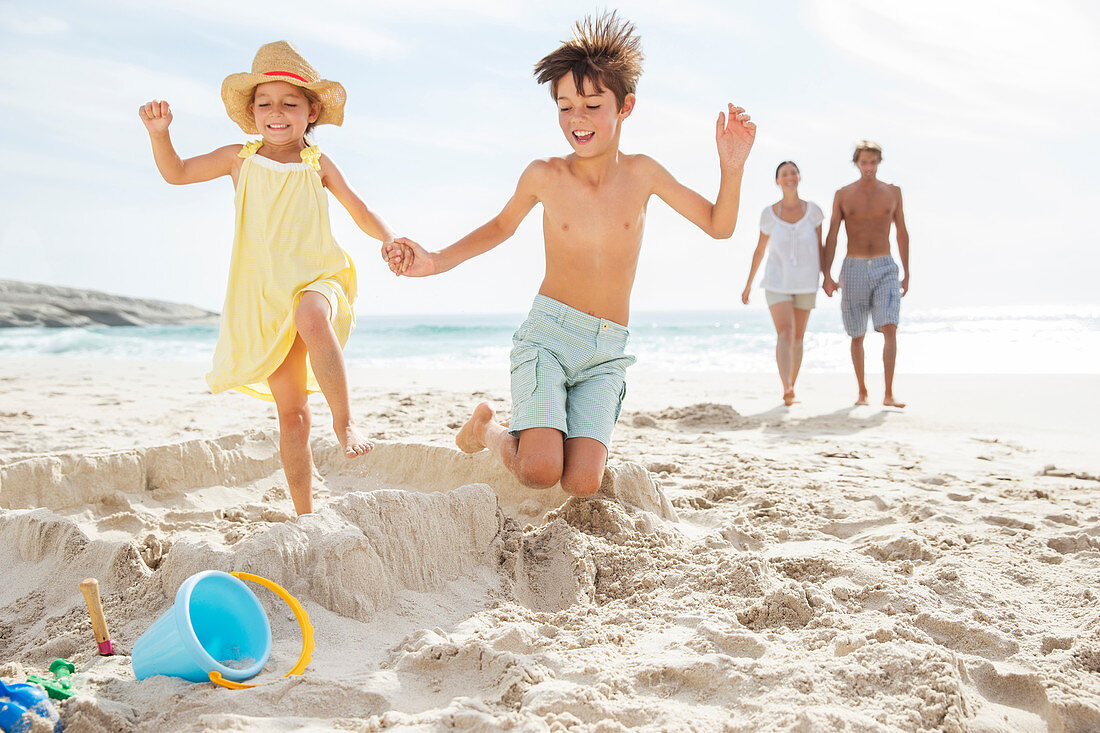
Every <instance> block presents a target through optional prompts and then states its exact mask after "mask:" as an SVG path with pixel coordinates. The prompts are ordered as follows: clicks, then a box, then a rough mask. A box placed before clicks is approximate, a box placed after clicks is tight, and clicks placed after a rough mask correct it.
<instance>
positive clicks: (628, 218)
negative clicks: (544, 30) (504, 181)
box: [390, 13, 756, 496]
mask: <svg viewBox="0 0 1100 733" xmlns="http://www.w3.org/2000/svg"><path fill="white" fill-rule="evenodd" d="M641 70H642V51H641V47H640V43H639V38H638V36H637V35H636V34H635V31H634V26H633V24H631V23H628V22H625V21H623V20H620V19H619V18H618V17H617V16H616V15H615V14H614V13H612V14H609V15H608V14H605V15H603V16H602V17H600V18H592V17H588V18H585V20H583V21H581V22H578V23H577V24H575V25H574V27H573V39H572V40H570V41H568V42H566V43H564V44H562V46H560V47H559V48H558V49H557V50H556V51H554V52H553V53H551V54H549V55H548V56H546V57H545V58H544V59H542V60H541V61H539V63H538V64H537V65H536V66H535V76H536V77H537V78H538V81H539V83H549V85H550V95H551V97H552V98H553V99H554V100H555V102H556V103H557V108H558V124H559V125H560V126H561V130H562V132H563V133H564V134H565V139H566V140H567V141H568V142H569V145H570V147H571V148H572V151H573V152H572V153H571V154H569V155H566V156H564V157H559V158H544V159H541V160H536V161H534V162H533V163H531V164H530V165H529V166H527V169H526V170H525V171H524V172H523V174H522V175H521V176H520V178H519V182H518V184H517V186H516V191H515V193H514V194H513V195H512V198H511V199H510V200H509V201H508V203H507V204H505V206H504V208H503V210H501V212H500V213H499V214H497V215H496V216H495V217H493V218H492V219H490V220H489V222H488V223H486V224H484V225H483V226H481V227H479V228H477V229H475V230H474V231H473V232H471V233H470V234H468V235H466V236H465V237H463V238H462V239H460V240H458V241H457V242H455V243H454V244H452V245H451V246H449V247H446V248H444V249H442V250H440V251H438V252H427V251H425V250H424V249H423V248H422V247H420V245H418V244H416V243H415V242H412V241H410V240H407V239H401V240H399V241H398V243H399V244H407V245H408V246H409V247H411V249H412V261H411V262H401V261H400V257H399V256H396V255H395V257H394V258H391V259H390V265H391V268H392V269H394V271H395V272H397V273H399V274H403V275H411V276H425V275H435V274H438V273H441V272H446V271H447V270H450V269H451V268H453V267H455V266H456V265H458V264H460V263H462V262H464V261H465V260H468V259H470V258H471V257H475V256H477V255H479V254H482V253H484V252H487V251H489V250H490V249H492V248H493V247H496V246H497V245H498V244H500V243H501V242H503V241H505V240H506V239H508V238H509V237H511V236H512V234H513V233H514V232H515V231H516V227H518V226H519V224H520V222H522V221H523V219H524V218H525V217H526V216H527V214H528V213H529V212H530V211H531V209H533V208H534V207H535V205H536V204H540V203H541V204H542V207H543V212H542V226H543V239H544V243H545V244H544V246H545V257H546V274H545V276H544V278H543V281H542V285H541V287H540V288H539V292H538V295H537V296H535V303H534V306H533V308H532V309H531V313H530V316H529V317H528V318H527V320H526V321H524V322H523V324H522V325H520V327H519V330H517V331H516V333H515V335H514V336H513V338H512V343H513V348H512V355H511V361H512V367H511V371H512V378H511V384H512V416H511V421H510V423H509V424H507V425H502V424H500V423H498V422H497V421H496V420H495V419H494V414H493V410H492V408H490V406H489V405H488V404H487V403H484V402H483V403H481V404H480V405H478V406H477V407H476V408H475V409H474V412H473V415H472V416H471V417H470V419H469V420H468V421H467V422H466V424H465V425H464V426H463V427H462V429H461V430H460V431H459V433H458V435H457V437H456V438H455V442H456V443H457V444H458V447H459V448H461V449H462V450H463V451H465V452H467V453H476V452H478V451H480V450H483V449H485V448H488V449H489V450H490V451H492V452H493V454H495V455H496V456H497V457H498V458H499V459H500V460H501V461H502V462H503V464H504V465H505V466H506V467H507V468H508V470H510V471H511V472H512V473H513V474H515V476H516V477H517V478H518V479H519V480H520V481H521V482H522V483H523V484H525V485H526V486H529V487H532V488H548V487H551V486H553V485H555V484H557V483H558V482H559V481H560V482H561V486H562V488H563V489H565V491H566V492H568V493H569V494H572V495H574V496H591V495H592V494H594V493H596V491H597V490H598V489H599V488H600V482H601V480H602V478H603V471H604V464H605V462H606V460H607V449H608V446H609V445H610V443H611V433H612V429H613V428H614V426H615V422H616V420H618V417H619V410H620V407H621V405H622V400H623V397H624V396H625V394H626V382H625V376H626V367H627V366H629V365H630V364H632V363H634V357H633V356H630V355H628V354H626V353H625V348H626V342H627V337H628V335H629V331H628V330H627V323H628V321H629V319H630V291H631V288H632V287H633V285H634V275H635V272H636V270H637V266H638V255H639V252H640V249H641V244H642V230H643V228H644V226H645V217H646V206H647V204H648V202H649V198H650V196H653V195H656V196H658V197H659V198H660V199H661V200H663V201H664V202H665V203H666V204H668V205H669V206H670V207H672V209H673V210H675V211H677V212H678V213H679V214H681V215H682V216H683V217H685V218H686V219H688V220H689V221H691V222H692V223H693V224H695V225H696V226H698V227H699V228H700V229H702V230H703V231H704V232H706V233H707V234H709V235H710V236H711V237H714V238H716V239H725V238H728V237H729V236H730V235H731V234H733V228H734V225H735V224H736V222H737V208H738V200H739V198H740V195H741V176H742V172H743V170H744V165H745V159H746V158H747V157H748V154H749V150H750V149H751V148H752V143H753V140H754V139H755V137H756V125H755V124H754V123H752V122H750V121H749V115H748V114H746V113H745V110H744V109H742V108H741V107H735V106H734V105H732V104H731V105H729V110H728V111H729V117H728V119H727V117H726V114H725V113H719V115H718V122H717V132H716V139H717V144H718V160H719V167H720V171H721V184H720V186H719V190H718V197H717V201H716V202H715V203H714V204H711V203H710V201H708V200H707V199H705V198H703V197H702V196H701V195H699V194H698V193H696V192H695V191H693V190H691V189H689V188H687V187H686V186H684V185H682V184H681V183H679V182H678V181H677V180H676V179H675V178H673V177H672V175H671V174H670V173H669V172H668V171H666V170H665V169H664V168H662V167H661V166H660V165H659V164H658V163H657V162H656V161H655V160H653V159H652V158H649V157H647V156H645V155H637V154H635V155H627V154H625V153H622V152H620V151H619V136H620V134H621V132H622V125H623V121H624V120H625V119H626V118H628V117H629V116H630V113H631V112H632V111H633V110H634V105H635V101H636V99H635V95H634V91H635V87H636V84H637V80H638V76H639V75H640V74H641Z"/></svg>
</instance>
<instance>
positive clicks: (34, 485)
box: [0, 358, 1100, 733]
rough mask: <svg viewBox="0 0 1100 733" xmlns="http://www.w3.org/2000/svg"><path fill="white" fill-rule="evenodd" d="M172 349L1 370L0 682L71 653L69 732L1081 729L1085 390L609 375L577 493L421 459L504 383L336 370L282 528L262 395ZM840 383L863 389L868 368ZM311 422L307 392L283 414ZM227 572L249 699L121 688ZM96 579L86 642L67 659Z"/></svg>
mask: <svg viewBox="0 0 1100 733" xmlns="http://www.w3.org/2000/svg"><path fill="white" fill-rule="evenodd" d="M203 371H204V365H201V364H151V363H136V362H108V361H101V362H84V361H81V362H78V361H73V360H64V359H49V358H41V359H32V360H13V359H7V360H0V565H2V566H3V567H4V568H5V570H4V574H3V579H4V582H3V583H2V584H0V677H3V678H4V679H5V680H7V681H12V680H17V679H18V680H22V679H24V678H25V676H26V675H27V674H36V673H37V674H42V673H44V671H45V669H46V668H47V667H48V666H49V663H50V661H52V659H54V658H55V657H67V658H69V659H71V660H72V661H74V662H75V663H76V665H77V673H76V675H75V676H74V680H75V685H76V687H77V688H78V689H79V690H80V695H79V696H77V697H75V698H73V699H72V700H69V701H67V702H65V703H63V704H61V705H59V711H60V714H61V718H62V720H63V721H64V723H65V724H66V726H67V727H66V730H68V731H115V730H137V731H205V730H234V731H284V730H315V731H327V730H355V731H380V730H455V729H463V730H511V731H547V730H550V731H592V732H597V731H598V732H600V733H607V732H610V731H620V730H627V729H641V730H654V731H657V730H661V731H664V730H672V731H676V730H685V731H710V730H720V731H772V730H774V731H819V730H820V731H825V730H828V731H833V730H840V731H941V730H943V731H1095V730H1100V610H1098V609H1100V603H1098V602H1100V599H1098V597H1097V594H1100V588H1098V587H1097V580H1098V578H1100V573H1098V571H1100V497H1098V490H1100V481H1098V480H1097V479H1098V477H1100V455H1098V453H1097V450H1096V448H1095V445H1096V439H1097V437H1098V436H1097V431H1096V428H1095V425H1096V418H1095V415H1096V414H1097V413H1098V411H1100V377H1096V376H1082V377H1050V376H1018V377H1016V376H1014V377H961V376H960V377H952V376H927V377H921V378H917V377H904V376H903V377H902V378H901V379H900V380H899V396H901V397H903V398H908V399H909V400H911V401H912V405H911V407H910V408H907V409H906V410H905V411H895V410H884V409H883V408H881V407H875V406H870V407H860V408H852V407H849V405H850V403H851V400H852V398H853V397H854V394H853V393H852V390H851V384H850V380H849V379H848V378H846V377H842V376H840V375H835V376H833V375H813V374H811V375H806V376H805V377H804V378H803V380H802V382H801V383H800V386H801V390H800V396H801V397H802V399H803V400H804V401H803V402H801V403H799V404H796V405H794V406H793V407H792V408H790V409H786V408H783V407H782V406H781V405H780V401H779V399H778V390H777V389H776V385H775V384H774V382H776V381H777V380H775V379H774V378H773V377H772V376H771V375H721V374H701V373H697V374H675V375H668V374H655V373H647V372H645V371H644V370H643V369H641V368H640V367H635V368H634V369H633V370H632V371H633V373H632V375H631V381H630V394H629V395H628V398H627V402H626V404H625V405H624V411H623V415H622V418H621V421H620V425H619V428H618V429H617V432H616V445H615V447H614V450H613V451H612V456H611V461H610V464H609V469H608V472H607V475H606V476H605V480H604V485H603V487H602V488H601V490H600V493H599V494H598V495H597V496H596V497H595V498H593V499H589V500H577V499H569V498H568V497H566V496H565V494H564V493H562V492H561V491H560V489H557V488H554V489H550V490H547V491H542V492H538V491H530V490H526V489H523V488H522V487H520V486H518V485H517V484H516V483H515V481H513V480H512V479H511V477H510V476H509V475H508V474H507V473H506V472H504V471H503V470H502V469H500V468H499V466H497V465H496V464H495V462H494V461H493V460H492V459H491V458H490V457H489V456H488V455H487V454H484V453H483V454H480V455H476V456H466V455H463V454H460V453H459V452H457V451H456V450H455V449H454V448H453V444H452V442H451V441H452V440H453V435H454V432H455V430H456V428H457V427H458V426H459V425H460V424H461V422H462V420H464V419H465V417H466V415H467V414H468V413H469V411H470V409H471V408H472V407H473V406H474V405H475V404H476V403H477V401H479V400H481V399H489V400H490V401H491V402H493V403H494V404H496V405H497V406H499V407H501V408H505V409H506V408H507V384H506V380H507V375H506V374H496V373H482V372H444V371H439V372H415V373H411V372H395V371H382V370H358V371H356V370H353V371H352V375H351V381H352V384H353V385H354V386H355V393H354V395H353V407H354V408H355V410H356V414H357V415H359V416H360V419H361V421H362V422H363V423H364V424H365V425H366V426H367V427H368V428H369V429H370V430H371V431H372V434H373V435H375V436H377V437H378V439H379V445H378V448H377V449H376V451H375V452H374V454H372V455H371V456H369V457H366V458H360V459H356V460H354V461H347V460H345V459H344V458H343V456H342V455H341V454H340V452H339V450H337V448H336V446H335V443H334V441H333V440H332V438H331V436H330V435H328V434H327V432H326V431H325V430H323V429H319V428H315V436H316V437H315V439H314V449H315V453H316V458H317V476H316V484H317V490H316V496H317V501H316V505H317V513H316V514H315V515H314V516H310V517H305V518H303V519H301V520H299V521H293V520H291V513H292V509H291V504H290V500H289V497H288V494H287V489H286V482H285V480H284V478H283V475H282V472H281V470H280V468H279V461H278V450H277V433H276V430H275V427H276V424H275V420H274V418H273V416H272V414H271V407H270V406H269V405H266V404H262V403H260V402H259V401H256V400H251V399H249V398H246V397H243V396H239V395H231V394H229V395H217V396H211V395H209V394H207V393H206V391H205V385H204V384H203V381H202V374H203ZM872 383H873V382H872ZM313 404H314V405H315V425H316V426H324V425H325V424H326V422H327V412H326V410H325V408H324V405H323V402H321V401H319V400H318V401H315V402H314V403H313ZM206 569H218V570H227V571H229V570H233V571H245V572H252V573H256V574H259V575H262V576H265V577H268V578H270V579H271V580H274V581H276V582H278V583H280V584H282V585H284V587H286V588H287V589H288V590H290V591H291V592H292V593H293V594H295V595H296V596H297V597H298V598H299V599H300V600H301V601H302V603H303V605H304V607H305V609H306V610H307V611H308V613H309V615H310V618H311V620H312V623H313V625H314V627H315V630H316V649H315V651H314V654H313V658H312V662H311V663H310V665H309V667H308V669H307V670H306V673H305V674H304V675H302V676H296V677H290V678H281V677H280V675H281V674H283V673H284V672H285V671H286V670H288V669H289V668H290V667H291V666H292V665H293V663H294V662H295V660H296V659H297V655H298V651H299V647H300V640H299V635H298V629H297V625H296V623H295V622H294V620H293V617H292V615H291V614H290V611H289V610H288V609H287V608H286V606H285V605H282V603H281V602H280V601H278V600H277V599H275V597H274V596H273V595H272V594H270V593H269V592H267V591H265V590H263V589H260V588H259V587H257V588H256V590H257V595H258V596H259V597H260V598H261V600H262V602H263V603H264V605H265V607H266V608H267V609H268V612H269V616H270V619H271V622H272V628H273V634H274V639H275V644H274V651H273V654H272V657H271V660H270V661H269V663H268V665H267V667H266V668H265V670H264V672H263V673H262V674H261V675H260V676H259V677H258V678H256V679H254V680H253V681H257V682H262V683H263V684H261V685H260V686H259V687H257V688H254V689H250V690H240V691H230V690H225V689H221V688H218V687H215V686H213V685H210V684H192V683H189V682H185V681H182V680H179V679H175V678H168V677H153V678H150V679H147V680H144V681H142V682H138V681H136V680H135V679H134V676H133V672H132V669H131V666H130V658H129V654H130V651H131V649H132V647H133V644H134V642H135V641H136V639H137V638H138V636H140V635H141V633H142V632H144V631H145V629H147V628H148V627H149V626H150V625H151V624H152V622H153V621H154V620H155V619H156V618H157V617H159V616H160V615H161V613H163V612H164V611H165V610H166V609H168V608H169V607H170V605H171V603H172V598H173V597H174V594H175V591H176V589H177V588H178V586H179V585H180V583H182V582H183V580H185V579H186V578H187V577H189V576H190V575H191V574H193V573H195V572H198V571H200V570H206ZM87 576H94V577H97V578H98V579H99V581H100V590H101V594H102V596H103V603H104V607H105V610H106V614H107V618H108V624H109V626H110V629H111V633H112V637H113V640H114V643H115V648H116V650H117V651H118V654H116V655H115V656H113V657H100V656H98V655H97V654H96V653H95V643H94V639H93V637H92V632H91V625H90V622H89V619H88V616H87V612H86V610H85V608H84V604H83V599H82V598H81V596H80V593H79V590H78V587H77V586H78V583H79V582H80V580H81V579H83V578H84V577H87Z"/></svg>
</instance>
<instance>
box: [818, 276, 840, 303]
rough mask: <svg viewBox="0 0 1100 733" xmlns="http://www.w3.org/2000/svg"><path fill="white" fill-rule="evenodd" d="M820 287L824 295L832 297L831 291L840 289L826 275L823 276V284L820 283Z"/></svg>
mask: <svg viewBox="0 0 1100 733" xmlns="http://www.w3.org/2000/svg"><path fill="white" fill-rule="evenodd" d="M822 288H823V289H824V290H825V295H827V296H828V297H830V298H831V297H833V293H835V292H836V291H838V290H840V286H839V285H837V283H836V281H835V280H833V278H831V277H829V276H828V275H826V276H825V284H824V285H822Z"/></svg>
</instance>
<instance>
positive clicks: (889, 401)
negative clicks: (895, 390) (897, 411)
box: [882, 395, 905, 408]
mask: <svg viewBox="0 0 1100 733" xmlns="http://www.w3.org/2000/svg"><path fill="white" fill-rule="evenodd" d="M882 404H884V405H886V406H887V407H897V408H902V407H905V403H904V402H898V401H897V400H896V399H894V396H893V395H890V396H889V397H885V398H883V400H882Z"/></svg>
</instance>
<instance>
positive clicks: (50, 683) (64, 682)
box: [27, 659, 76, 700]
mask: <svg viewBox="0 0 1100 733" xmlns="http://www.w3.org/2000/svg"><path fill="white" fill-rule="evenodd" d="M75 671H76V665H75V664H73V663H72V662H70V661H69V660H68V659H55V660H53V664H51V665H50V673H51V674H52V675H53V679H52V680H49V679H46V678H45V677H39V676H38V675H36V674H32V675H31V676H30V677H28V678H27V682H29V683H31V684H32V685H42V686H43V687H45V688H46V694H48V695H49V696H50V697H52V698H53V699H54V700H68V699H69V698H70V697H72V696H73V695H75V694H76V690H74V689H73V680H72V674H73V672H75Z"/></svg>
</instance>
